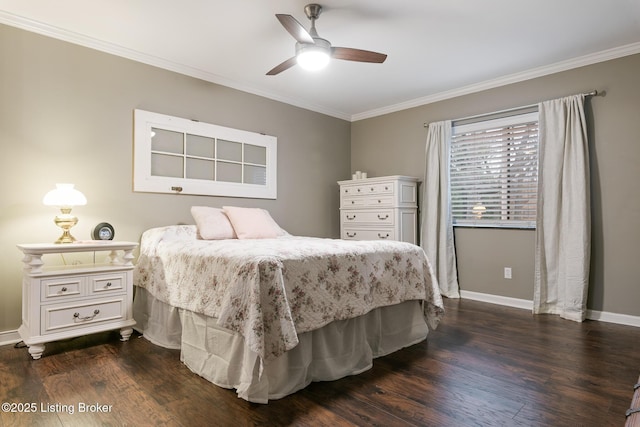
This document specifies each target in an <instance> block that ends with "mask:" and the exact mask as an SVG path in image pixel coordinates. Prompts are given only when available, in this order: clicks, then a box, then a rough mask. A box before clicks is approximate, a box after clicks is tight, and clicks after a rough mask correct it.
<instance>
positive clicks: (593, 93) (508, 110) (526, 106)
mask: <svg viewBox="0 0 640 427" xmlns="http://www.w3.org/2000/svg"><path fill="white" fill-rule="evenodd" d="M582 95H583V96H585V97H587V96H596V95H598V91H597V90H592V91H591V92H585V93H583V94H582ZM537 106H538V104H531V105H523V106H522V107H515V108H509V109H506V110H500V111H494V112H492V113H484V114H477V115H475V116H468V117H462V118H459V119H455V120H452V122H459V121H462V120H470V119H475V118H478V117H483V116H490V115H493V114H502V113H508V112H510V111H516V110H524V109H527V108H533V107H537ZM428 126H429V123H426V122H425V123H424V127H428Z"/></svg>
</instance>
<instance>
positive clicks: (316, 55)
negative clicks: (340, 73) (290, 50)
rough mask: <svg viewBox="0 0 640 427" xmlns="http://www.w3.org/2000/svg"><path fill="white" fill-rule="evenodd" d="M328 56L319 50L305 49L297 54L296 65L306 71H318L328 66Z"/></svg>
mask: <svg viewBox="0 0 640 427" xmlns="http://www.w3.org/2000/svg"><path fill="white" fill-rule="evenodd" d="M329 59H330V58H329V54H327V52H325V51H323V50H320V49H306V50H304V51H302V52H300V53H298V55H297V57H296V60H297V61H298V65H300V66H301V67H302V68H303V69H305V70H307V71H318V70H321V69H323V68H324V67H326V66H327V64H329Z"/></svg>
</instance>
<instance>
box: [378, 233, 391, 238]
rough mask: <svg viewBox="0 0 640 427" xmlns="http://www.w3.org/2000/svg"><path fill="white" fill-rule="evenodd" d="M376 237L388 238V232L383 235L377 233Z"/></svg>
mask: <svg viewBox="0 0 640 427" xmlns="http://www.w3.org/2000/svg"><path fill="white" fill-rule="evenodd" d="M378 237H379V238H381V239H388V238H389V233H387V234H385V235H382V234H380V233H378Z"/></svg>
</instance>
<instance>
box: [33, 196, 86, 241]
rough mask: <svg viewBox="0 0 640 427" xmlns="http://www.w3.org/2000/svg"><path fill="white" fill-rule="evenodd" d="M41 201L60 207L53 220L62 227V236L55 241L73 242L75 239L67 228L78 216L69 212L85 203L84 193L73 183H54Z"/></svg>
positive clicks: (76, 220)
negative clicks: (54, 186) (53, 186)
mask: <svg viewBox="0 0 640 427" xmlns="http://www.w3.org/2000/svg"><path fill="white" fill-rule="evenodd" d="M42 203H44V204H45V205H47V206H57V207H59V208H60V213H59V214H58V215H56V217H55V218H54V219H53V222H54V223H55V224H56V225H57V226H58V227H60V228H62V236H60V237H59V238H58V240H56V241H55V243H73V242H74V241H75V240H76V239H75V237H73V236H72V235H71V233H69V229H70V228H71V227H73V226H74V225H76V223H77V222H78V217H76V216H75V215H72V214H71V208H73V207H74V206H82V205H86V204H87V198H86V197H84V194H82V193H81V192H79V191H78V190H76V189H75V188H73V184H56V188H55V189H53V190H51V191H49V192H48V193H47V194H45V196H44V198H43V199H42Z"/></svg>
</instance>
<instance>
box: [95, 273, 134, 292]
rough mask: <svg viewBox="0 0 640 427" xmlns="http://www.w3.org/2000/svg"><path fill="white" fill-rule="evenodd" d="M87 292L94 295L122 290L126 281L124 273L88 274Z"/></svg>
mask: <svg viewBox="0 0 640 427" xmlns="http://www.w3.org/2000/svg"><path fill="white" fill-rule="evenodd" d="M87 280H88V281H89V292H90V293H92V294H96V295H98V294H99V295H106V294H109V293H118V292H122V290H123V289H124V286H125V283H126V276H125V273H111V274H100V275H93V276H88V277H87Z"/></svg>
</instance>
